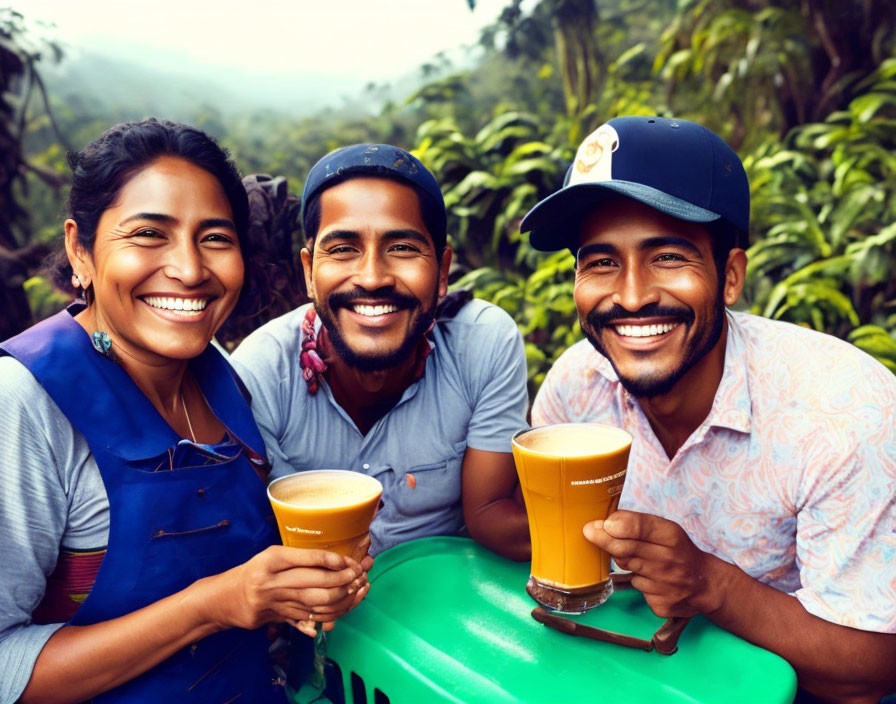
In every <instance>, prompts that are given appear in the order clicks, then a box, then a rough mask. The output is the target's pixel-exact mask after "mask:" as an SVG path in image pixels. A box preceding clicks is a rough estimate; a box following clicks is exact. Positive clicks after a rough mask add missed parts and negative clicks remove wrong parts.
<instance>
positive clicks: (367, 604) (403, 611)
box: [327, 538, 796, 704]
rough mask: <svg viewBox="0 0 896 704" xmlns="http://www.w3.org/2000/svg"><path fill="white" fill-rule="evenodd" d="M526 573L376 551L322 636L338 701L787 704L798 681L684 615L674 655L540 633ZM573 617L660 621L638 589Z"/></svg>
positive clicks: (485, 558)
mask: <svg viewBox="0 0 896 704" xmlns="http://www.w3.org/2000/svg"><path fill="white" fill-rule="evenodd" d="M528 576H529V563H517V562H511V561H509V560H505V559H503V558H501V557H498V556H497V555H495V554H493V553H491V552H489V551H488V550H486V549H485V548H483V547H481V546H479V545H478V544H477V543H475V542H473V541H472V540H469V539H465V538H425V539H422V540H415V541H411V542H409V543H405V544H403V545H399V546H397V547H395V548H392V549H391V550H388V551H386V552H385V553H383V554H381V555H380V556H379V557H377V559H376V564H375V565H374V567H373V569H372V570H371V573H370V580H371V589H370V593H369V594H368V595H367V598H366V599H365V600H364V602H363V603H362V604H361V605H360V606H359V607H358V608H356V609H355V610H354V611H352V612H351V613H349V614H348V615H347V616H345V617H344V618H342V619H340V620H339V621H338V623H337V624H336V628H335V629H334V630H333V631H332V632H330V633H329V634H328V635H327V641H328V655H329V658H330V659H331V660H332V661H333V663H335V664H336V666H337V668H338V671H337V673H336V676H337V677H341V678H342V685H343V690H344V696H345V701H346V702H347V703H349V704H387V703H388V704H436V703H439V702H451V703H459V702H464V703H472V702H488V703H489V704H500V703H502V702H533V703H535V702H545V703H548V702H549V703H551V704H553V703H555V702H598V701H607V700H614V701H624V702H630V703H637V702H651V703H655V702H662V703H663V704H674V703H675V702H690V703H694V702H706V703H709V702H725V704H733V703H735V702H745V703H749V704H757V703H761V704H776V703H780V704H785V702H791V701H792V700H793V697H794V695H795V693H796V675H795V673H794V671H793V669H792V668H791V667H790V665H788V664H787V662H786V661H785V660H783V659H782V658H780V657H778V656H777V655H774V654H773V653H770V652H768V651H766V650H763V649H761V648H758V647H756V646H754V645H751V644H750V643H747V642H746V641H744V640H741V639H740V638H738V637H736V636H734V635H732V634H730V633H728V632H727V631H724V630H722V629H721V628H719V627H717V626H715V625H714V624H713V623H711V622H710V621H708V620H707V619H705V618H703V617H697V618H694V619H692V621H691V623H690V624H689V625H688V627H687V628H686V629H685V631H684V633H683V634H682V636H681V638H680V640H679V642H678V652H677V653H675V654H674V655H661V654H659V653H657V652H656V651H653V652H644V651H642V650H635V649H631V648H625V647H622V646H618V645H612V644H609V643H601V642H598V641H593V640H589V639H587V638H581V637H577V636H570V635H567V634H565V633H561V632H559V631H556V630H554V629H552V628H547V627H546V626H543V625H541V624H540V623H538V622H537V621H535V620H534V619H533V618H532V617H531V616H530V613H531V611H532V609H533V607H534V606H535V603H534V602H533V601H532V600H531V599H530V597H529V596H528V595H527V594H526V591H525V585H526V580H527V578H528ZM572 618H575V619H576V620H578V621H581V622H582V623H585V624H588V625H592V626H597V627H599V628H604V629H607V630H611V631H616V632H618V633H625V634H627V635H632V636H636V637H639V638H644V639H647V640H649V639H650V637H651V636H652V635H653V633H654V631H656V629H657V628H658V627H659V626H660V625H661V624H662V622H663V621H662V619H659V618H657V617H656V616H654V615H653V613H652V612H651V611H650V609H649V608H648V606H647V604H646V602H645V601H644V598H643V597H642V596H641V594H640V593H639V592H637V591H635V590H626V591H617V592H616V593H615V594H614V595H613V596H612V597H610V599H609V600H608V601H607V602H606V603H605V604H603V605H601V606H599V607H597V608H595V609H592V610H591V611H590V612H589V613H587V614H585V615H583V616H578V617H572ZM334 669H336V668H334ZM331 674H332V673H331Z"/></svg>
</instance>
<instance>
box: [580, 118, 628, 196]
mask: <svg viewBox="0 0 896 704" xmlns="http://www.w3.org/2000/svg"><path fill="white" fill-rule="evenodd" d="M617 149H619V134H618V133H617V132H616V130H615V129H613V127H612V125H609V124H604V125H601V126H600V127H598V128H597V129H596V130H595V131H594V132H592V133H591V134H590V135H589V136H588V138H587V139H586V140H585V141H584V142H582V146H580V147H579V151H578V152H577V153H576V162H575V164H576V168H575V169H573V172H572V174H571V175H570V177H569V184H568V185H570V186H573V185H575V184H577V183H595V182H599V181H610V180H612V178H613V152H615V151H616V150H617Z"/></svg>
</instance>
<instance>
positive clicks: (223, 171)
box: [48, 117, 251, 293]
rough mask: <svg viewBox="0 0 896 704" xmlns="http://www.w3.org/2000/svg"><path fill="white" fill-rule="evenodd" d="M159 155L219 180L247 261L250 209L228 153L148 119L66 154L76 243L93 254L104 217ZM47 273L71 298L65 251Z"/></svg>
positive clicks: (196, 134) (189, 130)
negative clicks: (98, 227)
mask: <svg viewBox="0 0 896 704" xmlns="http://www.w3.org/2000/svg"><path fill="white" fill-rule="evenodd" d="M163 156H174V157H178V158H181V159H185V160H186V161H189V162H191V163H192V164H195V165H196V166H198V167H199V168H201V169H205V170H206V171H208V172H209V173H210V174H211V175H212V176H214V177H215V178H216V179H218V182H219V183H220V184H221V188H223V189H224V194H225V195H226V196H227V200H228V201H229V203H230V208H231V210H232V211H233V217H234V225H236V230H237V235H238V237H239V242H240V247H241V249H242V253H243V258H244V260H248V259H249V257H250V254H251V252H249V251H247V247H249V241H248V238H247V237H246V231H247V227H248V218H249V215H248V213H249V205H248V201H247V199H246V191H245V189H244V188H243V184H242V182H241V180H240V174H239V171H238V170H237V168H236V166H235V165H234V163H233V161H232V160H231V159H230V155H229V153H228V152H227V150H226V149H224V148H223V147H221V146H219V145H218V143H217V142H215V140H214V139H212V138H211V137H209V136H208V135H207V134H205V133H204V132H202V131H200V130H197V129H196V128H195V127H190V126H189V125H183V124H180V123H177V122H169V121H168V120H156V119H155V118H152V117H151V118H147V119H145V120H141V121H140V122H123V123H121V124H119V125H115V126H114V127H111V128H109V129H108V130H106V131H105V132H104V133H103V134H102V135H100V136H99V137H98V138H97V139H95V140H94V141H93V142H91V143H90V144H88V145H87V146H86V147H85V148H84V149H82V150H81V151H80V152H69V154H68V164H69V166H70V167H71V170H72V186H71V191H70V192H69V197H68V216H69V217H70V218H72V219H73V220H74V221H75V222H76V223H77V225H78V243H79V244H80V245H81V246H82V247H84V249H85V250H87V251H88V252H93V245H94V242H95V241H96V228H97V224H98V223H99V220H100V217H101V216H102V214H103V212H104V211H105V210H106V209H108V208H109V207H111V206H112V205H113V204H114V203H115V200H116V198H117V197H118V194H119V193H120V192H121V189H122V188H123V187H124V186H125V184H126V183H127V182H128V181H129V180H130V179H131V178H132V177H133V176H135V175H136V174H137V173H138V172H139V171H141V170H142V169H143V168H145V167H146V166H147V165H149V164H150V163H152V162H153V161H155V160H156V159H158V158H159V157H163ZM48 268H49V269H50V273H51V274H52V276H53V282H54V283H55V284H56V285H57V286H58V287H59V288H61V289H62V290H64V291H68V292H71V293H74V289H73V287H72V285H71V276H72V268H71V265H70V264H69V262H68V258H67V257H66V254H65V250H63V251H62V252H59V253H57V254H56V255H55V256H54V258H53V261H51V262H50V264H49V266H48Z"/></svg>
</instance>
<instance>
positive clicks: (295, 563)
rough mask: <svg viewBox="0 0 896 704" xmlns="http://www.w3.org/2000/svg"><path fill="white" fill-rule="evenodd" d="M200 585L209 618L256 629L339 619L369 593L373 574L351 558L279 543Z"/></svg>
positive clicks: (229, 625) (220, 625)
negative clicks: (286, 623)
mask: <svg viewBox="0 0 896 704" xmlns="http://www.w3.org/2000/svg"><path fill="white" fill-rule="evenodd" d="M194 586H195V587H196V588H197V589H198V590H200V593H199V594H198V595H197V596H198V597H199V604H200V607H199V608H201V609H202V610H203V611H204V616H205V618H207V619H208V620H209V622H211V623H214V624H215V625H216V626H217V627H218V628H220V629H224V628H247V629H254V628H259V627H261V626H264V625H266V624H268V623H279V622H284V621H285V622H288V623H292V624H294V625H295V624H297V623H299V622H310V623H312V624H313V622H315V621H318V620H320V621H332V620H335V619H336V618H337V617H338V616H341V615H342V614H344V613H345V612H346V611H348V610H349V609H351V608H352V607H353V606H354V605H355V603H357V600H359V599H358V598H357V597H356V595H357V594H358V592H359V591H360V590H361V589H362V588H364V589H365V591H364V593H365V594H366V587H367V573H366V572H365V571H364V569H363V568H362V566H361V564H359V563H358V562H357V561H355V560H353V559H352V558H350V557H343V556H341V555H337V554H336V553H333V552H327V551H325V550H305V549H302V548H288V547H283V546H281V545H274V546H271V547H269V548H267V549H266V550H264V551H263V552H260V553H259V554H257V555H256V556H255V557H253V558H252V559H250V560H249V561H248V562H245V563H243V564H242V565H238V566H237V567H234V568H233V569H230V570H228V571H226V572H223V573H221V574H218V575H214V576H212V577H207V578H205V579H202V580H199V581H198V582H196V583H195V585H194ZM360 598H363V594H362V595H361V597H360ZM318 616H319V619H318ZM300 630H302V631H303V632H309V630H313V626H312V627H311V629H308V628H307V627H306V628H301V629H300Z"/></svg>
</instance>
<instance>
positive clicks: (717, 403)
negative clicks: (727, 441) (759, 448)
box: [595, 309, 753, 433]
mask: <svg viewBox="0 0 896 704" xmlns="http://www.w3.org/2000/svg"><path fill="white" fill-rule="evenodd" d="M725 315H726V316H727V318H728V337H727V339H726V344H725V363H724V368H723V370H722V379H721V381H720V382H719V388H718V389H717V390H716V395H715V397H714V399H713V402H712V408H711V409H710V411H709V415H708V416H707V418H706V420H705V421H704V422H703V423H702V425H703V426H705V427H709V426H716V427H720V428H729V429H731V430H735V431H738V432H742V433H749V432H750V429H751V426H752V422H751V416H752V406H753V404H752V400H751V398H750V385H749V375H748V373H747V367H748V361H747V351H746V346H745V343H744V339H743V334H742V333H741V330H740V327H739V325H738V323H737V320H736V318H735V317H734V316H733V315H731V312H730V311H728V310H727V309H726V311H725ZM595 368H596V370H597V372H598V373H599V374H600V375H601V376H603V377H604V378H605V379H606V380H607V381H609V382H611V383H613V384H620V383H621V382H620V381H619V376H618V375H617V374H616V370H615V369H613V365H612V364H610V361H609V360H608V359H607V358H606V357H604V356H603V355H602V354H599V353H598V361H597V364H596V365H595Z"/></svg>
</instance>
